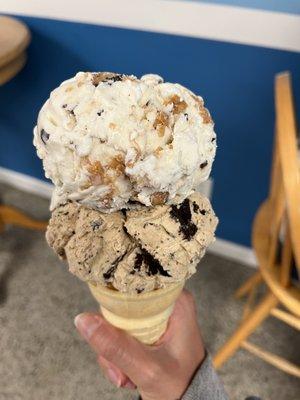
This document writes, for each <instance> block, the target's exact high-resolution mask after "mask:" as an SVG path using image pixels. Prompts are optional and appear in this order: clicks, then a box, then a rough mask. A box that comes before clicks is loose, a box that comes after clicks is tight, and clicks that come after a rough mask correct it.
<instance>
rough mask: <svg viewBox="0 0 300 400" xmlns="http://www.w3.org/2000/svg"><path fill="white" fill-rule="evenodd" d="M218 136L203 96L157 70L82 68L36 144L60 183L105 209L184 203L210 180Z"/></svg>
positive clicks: (58, 94)
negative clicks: (142, 72)
mask: <svg viewBox="0 0 300 400" xmlns="http://www.w3.org/2000/svg"><path fill="white" fill-rule="evenodd" d="M215 139H216V136H215V132H214V127H213V122H212V119H211V117H210V114H209V112H208V111H207V110H206V108H205V107H204V102H203V99H202V98H201V97H198V96H196V95H195V94H193V93H192V92H191V91H189V90H188V89H186V88H185V87H183V86H181V85H179V84H172V83H164V82H163V80H162V78H160V77H159V76H157V75H145V76H143V77H142V78H141V79H137V78H136V77H134V76H126V75H119V74H114V73H106V72H104V73H89V72H87V73H83V72H80V73H78V74H77V75H76V76H75V77H74V78H72V79H70V80H68V81H65V82H63V83H62V84H61V85H60V86H59V87H58V88H57V89H55V90H54V91H53V92H52V93H51V95H50V98H49V99H48V100H47V101H46V103H45V104H44V106H43V107H42V109H41V111H40V113H39V116H38V122H37V126H36V127H35V130H34V144H35V146H36V148H37V152H38V155H39V157H40V158H42V159H43V164H44V169H45V174H46V176H47V177H48V178H50V179H51V180H52V181H53V183H54V185H55V191H54V195H53V198H52V204H51V208H52V209H54V208H55V207H57V206H58V205H60V204H64V203H65V202H66V201H67V200H71V201H77V202H79V203H82V204H84V205H86V206H88V207H91V208H94V209H97V210H99V211H102V212H110V211H115V210H119V209H122V208H130V207H132V206H134V205H135V204H139V203H141V204H144V205H146V206H151V205H159V204H164V203H167V204H176V203H180V202H181V201H182V200H183V199H185V198H186V197H187V196H189V195H190V194H191V193H192V191H193V190H194V188H195V187H196V186H197V185H198V184H199V183H201V182H203V181H205V180H206V179H207V178H208V176H209V174H210V170H211V166H212V162H213V160H214V156H215V150H216V142H215Z"/></svg>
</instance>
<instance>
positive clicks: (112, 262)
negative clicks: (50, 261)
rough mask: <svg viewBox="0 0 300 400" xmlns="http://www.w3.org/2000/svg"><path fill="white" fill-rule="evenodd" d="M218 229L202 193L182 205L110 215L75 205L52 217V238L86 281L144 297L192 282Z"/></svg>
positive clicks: (61, 208)
mask: <svg viewBox="0 0 300 400" xmlns="http://www.w3.org/2000/svg"><path fill="white" fill-rule="evenodd" d="M216 224H217V218H216V216H215V214H214V212H213V210H212V208H211V205H210V203H209V201H208V200H207V199H206V198H205V197H203V196H202V195H200V194H199V193H194V194H192V195H191V196H190V197H189V198H187V199H185V200H184V201H183V202H182V203H181V204H178V205H160V206H156V207H153V208H146V207H145V208H144V209H143V210H131V211H127V212H121V211H118V212H114V213H110V214H104V213H101V212H99V211H95V210H92V209H88V208H86V207H84V206H79V205H78V204H76V203H73V202H72V203H67V204H66V205H63V206H60V207H58V208H56V210H55V211H54V212H53V213H52V217H51V220H50V223H49V226H48V230H47V234H46V237H47V241H48V243H49V245H50V246H51V247H52V248H53V249H54V250H55V251H56V252H57V254H58V255H59V256H60V257H61V258H67V261H68V264H69V268H70V271H71V272H72V273H74V274H75V275H77V276H78V277H79V278H81V279H82V280H85V281H88V282H93V283H97V284H103V285H106V286H107V285H109V286H113V287H114V288H115V289H117V290H119V291H122V292H128V293H132V292H135V293H136V292H137V293H140V292H142V291H150V290H154V289H157V288H161V287H165V286H167V285H168V284H170V283H174V282H180V281H182V280H185V279H187V278H188V277H189V276H191V275H192V274H193V273H194V272H195V271H196V265H197V264H198V263H199V261H200V259H201V258H202V257H203V255H204V253H205V250H206V248H207V247H208V245H209V244H210V243H211V242H212V241H213V240H214V232H215V228H216Z"/></svg>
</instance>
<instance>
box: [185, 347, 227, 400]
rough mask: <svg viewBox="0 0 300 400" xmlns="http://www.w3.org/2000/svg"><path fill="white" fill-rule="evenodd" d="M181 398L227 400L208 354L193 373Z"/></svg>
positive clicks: (190, 399) (188, 399)
mask: <svg viewBox="0 0 300 400" xmlns="http://www.w3.org/2000/svg"><path fill="white" fill-rule="evenodd" d="M182 400H228V396H227V394H226V392H225V389H224V386H223V384H222V382H221V380H220V378H219V377H218V375H217V373H216V371H215V369H214V367H213V365H212V360H211V357H210V355H209V354H208V355H207V356H206V357H205V359H204V361H203V362H202V364H201V366H200V368H199V369H198V371H197V372H196V374H195V375H194V378H193V380H192V381H191V383H190V385H189V387H188V388H187V390H186V392H185V394H184V395H183V397H182Z"/></svg>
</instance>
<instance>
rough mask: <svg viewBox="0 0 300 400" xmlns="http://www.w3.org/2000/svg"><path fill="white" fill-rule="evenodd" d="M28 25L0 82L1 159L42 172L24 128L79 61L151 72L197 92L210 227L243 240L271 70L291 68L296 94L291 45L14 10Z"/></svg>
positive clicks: (264, 143) (259, 162)
mask: <svg viewBox="0 0 300 400" xmlns="http://www.w3.org/2000/svg"><path fill="white" fill-rule="evenodd" d="M22 19H23V20H24V22H26V23H27V24H28V25H29V27H30V29H31V31H32V44H31V46H30V49H29V60H28V64H27V65H26V67H25V68H24V70H23V71H22V72H21V73H20V74H19V75H18V76H17V77H16V78H15V79H13V80H12V81H11V82H9V83H8V84H6V85H5V86H3V87H1V89H0V135H1V147H0V165H1V166H3V167H6V168H10V169H14V170H16V171H20V172H22V173H25V174H28V175H32V176H35V177H37V178H42V179H44V177H43V171H42V167H41V162H40V160H39V159H38V158H37V157H36V155H35V150H34V148H33V146H32V144H31V143H32V128H33V126H34V124H35V121H36V117H37V113H38V110H39V108H40V107H41V105H42V103H43V102H44V101H45V100H46V99H47V97H48V94H49V92H50V90H51V89H53V88H54V87H56V86H57V85H58V84H59V83H60V82H61V81H62V80H64V79H66V78H68V77H70V76H72V75H74V74H75V73H76V72H77V71H78V70H92V71H97V70H100V71H101V70H108V71H117V72H123V73H133V74H135V75H137V76H140V75H142V74H144V73H147V72H155V73H158V74H160V75H162V76H163V77H164V78H165V79H166V80H169V81H171V82H180V83H182V84H183V85H186V86H188V87H189V88H191V89H192V90H193V91H195V92H197V93H198V94H200V95H202V96H203V97H204V98H205V99H206V104H207V106H208V108H209V109H210V110H211V111H212V115H213V117H214V120H215V123H216V131H217V134H218V146H219V147H218V153H217V158H216V161H215V165H214V168H213V174H212V175H213V178H214V191H213V204H214V207H215V210H216V213H217V214H218V216H219V217H220V221H221V222H220V225H219V229H218V236H219V237H221V238H224V239H227V240H231V241H234V242H237V243H241V244H244V245H249V244H250V231H251V222H252V218H253V215H254V213H255V210H256V209H257V207H258V205H259V203H260V202H261V201H262V200H263V199H264V197H265V196H266V193H267V185H268V179H269V165H270V159H271V145H272V137H273V128H274V122H273V121H274V106H273V77H274V74H275V73H277V72H279V71H283V70H290V71H291V72H292V73H293V76H294V86H295V88H297V95H300V54H298V53H292V52H285V51H279V50H271V49H265V48H259V47H253V46H246V45H237V44H230V43H223V42H215V41H209V40H202V39H194V38H188V37H179V36H173V35H166V34H158V33H149V32H141V31H134V30H126V29H117V28H108V27H101V26H95V25H88V24H80V23H72V22H64V21H54V20H46V19H38V18H22Z"/></svg>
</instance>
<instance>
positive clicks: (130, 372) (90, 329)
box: [74, 313, 149, 386]
mask: <svg viewBox="0 0 300 400" xmlns="http://www.w3.org/2000/svg"><path fill="white" fill-rule="evenodd" d="M74 322H75V326H76V328H77V329H78V331H79V333H80V334H81V336H82V337H83V338H84V339H85V340H86V341H87V342H88V343H89V345H90V346H91V347H92V348H93V349H94V350H95V352H96V353H97V354H98V356H102V357H103V358H105V359H106V360H108V361H109V362H111V363H113V364H114V365H115V366H117V367H118V368H120V370H121V371H123V372H124V373H125V374H126V375H127V376H128V377H129V378H130V379H131V380H132V381H133V382H134V383H135V384H136V385H137V386H140V385H142V384H143V382H144V379H146V375H147V374H145V369H146V370H147V369H148V365H149V360H148V357H147V355H148V349H147V347H146V346H144V345H142V344H141V343H139V342H138V341H137V340H135V339H134V338H132V337H130V336H129V335H127V334H126V333H125V332H123V331H121V330H120V329H117V328H115V327H113V326H112V325H110V324H109V323H108V322H107V321H105V319H104V318H103V317H102V316H101V315H99V314H93V313H83V314H79V315H77V317H76V318H75V321H74Z"/></svg>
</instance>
